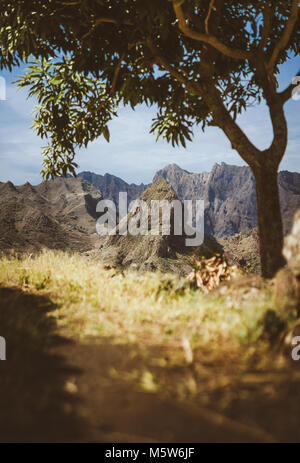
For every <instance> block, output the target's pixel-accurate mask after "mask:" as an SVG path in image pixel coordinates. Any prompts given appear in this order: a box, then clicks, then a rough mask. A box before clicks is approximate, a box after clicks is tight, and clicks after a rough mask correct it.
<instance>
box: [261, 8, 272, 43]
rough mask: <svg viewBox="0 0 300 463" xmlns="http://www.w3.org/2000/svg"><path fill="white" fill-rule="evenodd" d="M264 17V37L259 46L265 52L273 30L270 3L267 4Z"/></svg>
mask: <svg viewBox="0 0 300 463" xmlns="http://www.w3.org/2000/svg"><path fill="white" fill-rule="evenodd" d="M263 17H264V25H263V31H262V37H261V41H260V44H259V49H260V50H263V49H264V48H265V46H266V45H267V40H268V37H269V34H270V30H271V4H270V2H266V4H265V7H264V10H263Z"/></svg>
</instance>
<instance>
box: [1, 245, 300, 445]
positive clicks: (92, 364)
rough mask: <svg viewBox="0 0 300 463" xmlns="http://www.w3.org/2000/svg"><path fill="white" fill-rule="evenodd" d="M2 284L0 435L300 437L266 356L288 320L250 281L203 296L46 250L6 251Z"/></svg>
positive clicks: (274, 354) (268, 287) (278, 374)
mask: <svg viewBox="0 0 300 463" xmlns="http://www.w3.org/2000/svg"><path fill="white" fill-rule="evenodd" d="M0 286H1V295H0V297H1V301H2V305H1V310H0V327H1V333H0V334H1V335H3V336H5V338H6V340H7V344H8V360H9V361H7V362H1V364H0V367H1V368H2V369H3V368H6V370H5V371H4V372H3V375H2V378H4V382H3V380H2V382H1V384H0V406H1V413H2V416H3V420H2V425H1V426H0V436H1V437H0V439H1V440H4V441H7V440H25V441H28V440H34V441H37V440H43V441H44V440H54V441H56V440H62V441H65V440H75V441H80V440H84V441H86V440H88V441H91V440H95V441H99V440H101V439H102V440H104V441H109V442H110V441H123V442H124V441H125V442H130V441H131V442H134V441H139V440H142V441H148V440H152V441H153V440H154V441H165V442H166V441H167V442H168V441H169V442H176V441H177V442H179V441H180V442H182V441H187V442H188V441H190V442H193V441H194V442H195V441H209V442H210V441H218V440H224V441H226V442H228V441H232V440H233V441H248V440H250V441H266V440H267V441H269V440H274V439H275V440H283V439H292V440H299V438H300V436H299V429H300V427H299V423H298V421H299V420H298V417H299V416H300V413H298V412H297V411H296V410H294V407H295V401H296V403H300V400H299V399H300V397H299V391H300V388H299V382H300V375H299V373H298V372H297V371H295V369H294V367H292V368H291V365H290V363H291V362H290V361H289V360H288V358H286V359H285V358H284V357H283V356H282V355H278V351H274V346H278V345H279V341H278V340H279V338H280V337H282V333H284V332H285V330H286V329H288V326H289V325H290V324H292V323H293V320H294V319H295V317H296V314H295V312H294V311H293V310H291V311H288V312H286V313H285V314H282V313H281V312H280V311H279V310H278V309H277V308H276V306H275V305H274V301H273V291H272V284H266V283H264V282H263V281H262V280H260V279H259V277H256V276H253V277H249V276H245V277H244V278H242V279H241V280H239V279H237V280H232V281H231V282H224V283H223V284H222V285H221V286H220V287H219V288H218V289H217V290H215V291H212V292H211V293H209V294H205V293H204V292H202V291H201V290H199V289H197V288H196V285H194V284H191V282H189V281H187V280H186V279H182V278H180V277H178V276H177V275H174V274H173V275H167V274H162V273H159V272H145V273H142V272H139V273H138V272H136V271H132V270H128V271H124V272H123V271H121V270H119V269H118V268H112V267H110V266H105V265H104V264H103V263H100V262H95V261H93V260H92V259H91V258H88V257H86V256H82V255H79V254H67V253H63V252H54V251H45V252H42V253H41V254H39V255H37V256H35V257H31V256H23V257H19V256H17V255H13V254H11V256H8V257H7V256H6V257H3V258H2V260H1V262H0ZM57 339H58V340H59V339H60V341H59V342H58V346H57ZM275 341H276V342H275ZM57 354H58V355H59V357H57ZM79 372H80V373H79ZM4 373H5V374H4ZM62 393H63V394H62ZM203 407H204V408H203ZM274 413H275V415H276V416H277V418H278V420H277V419H276V420H274Z"/></svg>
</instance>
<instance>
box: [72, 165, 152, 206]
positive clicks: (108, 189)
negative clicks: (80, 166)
mask: <svg viewBox="0 0 300 463" xmlns="http://www.w3.org/2000/svg"><path fill="white" fill-rule="evenodd" d="M78 177H80V178H83V179H84V180H86V181H87V182H90V183H92V184H93V185H94V186H95V187H96V188H98V189H99V190H100V191H101V193H102V194H103V198H105V199H111V200H112V201H114V202H115V203H116V204H117V203H118V201H119V192H126V193H127V195H128V203H129V202H130V201H132V200H134V199H136V198H137V197H138V196H140V195H141V194H142V193H143V191H145V189H146V188H147V187H148V185H144V184H143V183H142V184H141V185H136V184H135V183H131V184H128V183H127V182H125V181H124V180H122V179H121V178H119V177H116V176H115V175H110V174H105V175H99V174H94V173H93V172H80V173H79V174H78Z"/></svg>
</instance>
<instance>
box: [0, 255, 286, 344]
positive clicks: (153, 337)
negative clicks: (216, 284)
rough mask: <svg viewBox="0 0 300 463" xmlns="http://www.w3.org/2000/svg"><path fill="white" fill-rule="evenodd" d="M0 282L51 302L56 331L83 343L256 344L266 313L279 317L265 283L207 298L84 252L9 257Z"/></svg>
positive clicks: (177, 282)
mask: <svg viewBox="0 0 300 463" xmlns="http://www.w3.org/2000/svg"><path fill="white" fill-rule="evenodd" d="M249 281H251V280H249ZM0 282H1V285H2V286H17V287H18V288H22V289H23V290H24V291H26V292H31V293H37V294H40V295H41V294H43V295H47V296H50V297H51V300H52V301H53V302H54V303H55V304H56V305H57V307H58V308H56V310H55V312H54V313H51V315H52V316H54V317H55V319H56V320H57V324H58V327H60V328H63V329H64V332H66V333H67V334H68V335H70V336H75V337H80V338H83V337H85V336H97V335H99V334H101V335H102V336H108V337H114V338H115V339H116V340H117V341H118V342H119V341H123V342H135V341H143V342H150V343H157V344H161V343H162V342H172V343H173V342H175V343H177V342H180V340H181V339H182V338H183V337H184V338H188V340H189V342H191V344H192V345H197V344H199V343H200V344H203V343H216V342H219V340H220V341H222V342H223V341H232V340H237V339H239V340H240V341H242V342H249V341H252V342H254V341H257V340H258V339H259V338H261V335H262V332H263V329H264V325H263V320H264V317H265V315H266V313H267V312H270V311H272V313H273V315H274V319H276V317H278V319H279V318H280V315H279V314H277V311H276V307H275V306H274V303H273V296H272V291H271V290H270V287H268V286H267V285H266V286H264V287H261V285H260V284H259V285H258V287H255V285H254V287H253V285H248V286H247V284H246V285H245V286H241V287H240V288H239V290H236V291H235V293H234V294H231V293H232V291H230V288H226V287H224V288H223V289H221V290H220V291H219V292H218V293H215V294H211V295H205V294H204V293H202V292H201V291H199V290H198V291H197V290H195V289H194V288H193V286H192V285H190V284H188V283H187V282H185V281H184V280H183V279H180V278H179V277H178V276H176V275H171V274H170V275H165V274H161V273H159V272H155V273H154V272H148V273H138V272H135V271H132V270H130V271H128V272H122V271H120V270H118V269H117V268H111V267H110V266H105V265H103V264H102V263H100V262H93V261H90V260H88V259H87V258H85V257H83V256H80V255H78V254H73V255H72V254H67V253H61V252H49V251H48V252H43V253H41V254H40V255H38V256H37V257H34V258H31V257H26V256H25V257H21V258H19V259H18V258H14V257H6V258H3V259H2V261H1V263H0ZM256 286H257V285H256ZM290 316H291V318H293V314H289V317H290Z"/></svg>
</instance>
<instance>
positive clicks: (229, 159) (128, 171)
mask: <svg viewBox="0 0 300 463" xmlns="http://www.w3.org/2000/svg"><path fill="white" fill-rule="evenodd" d="M299 69H300V57H297V58H295V59H293V60H291V61H290V62H289V63H288V64H285V65H284V66H282V69H281V74H280V79H279V83H280V88H281V89H284V88H285V87H286V86H287V85H289V84H290V82H291V80H292V78H293V77H294V75H295V74H296V73H297V72H298V70H299ZM19 74H20V70H19V69H16V70H15V71H14V72H13V73H11V74H10V73H7V72H2V73H0V76H2V77H4V78H5V79H6V96H7V98H6V100H5V101H1V100H0V181H2V182H6V181H7V180H11V181H12V182H13V183H15V184H16V185H20V184H23V183H25V182H26V181H29V182H30V183H32V184H37V183H39V182H40V181H41V177H40V170H41V164H42V157H41V146H42V145H43V141H42V140H40V138H39V137H38V136H37V135H35V133H34V132H33V131H32V129H31V128H30V126H31V124H32V116H31V112H32V110H33V106H34V101H33V100H26V91H23V90H18V89H17V87H16V86H15V85H12V83H11V82H12V81H13V80H14V79H15V78H16V76H18V75H19ZM285 108H286V116H287V120H288V125H289V143H288V148H287V152H286V155H285V157H284V159H283V161H282V164H281V166H280V169H281V170H290V171H296V172H300V100H298V101H295V100H290V101H289V102H288V103H287V104H286V107H285ZM154 115H155V109H154V108H147V107H146V106H140V107H138V108H137V109H136V110H135V111H133V110H132V109H130V108H123V109H121V110H120V111H119V117H118V118H116V119H115V120H113V121H112V122H111V124H110V131H111V141H110V143H107V142H106V141H105V140H104V139H102V138H101V139H99V140H97V141H95V142H94V143H92V144H91V145H90V146H89V147H88V148H87V149H82V150H80V151H79V152H78V155H77V162H78V164H79V169H78V171H82V170H90V171H93V172H96V173H98V174H105V173H106V172H109V173H111V174H114V175H117V176H119V177H121V178H123V179H124V180H126V181H127V182H129V183H131V182H134V183H141V182H144V183H149V182H151V180H152V178H153V175H154V174H155V172H156V171H157V170H158V169H161V168H162V167H164V166H165V165H167V164H170V163H176V164H178V165H179V166H180V167H182V168H184V169H186V170H189V171H191V172H202V171H208V170H210V169H211V167H212V166H213V165H214V164H215V163H216V162H218V163H220V162H226V163H228V164H235V165H243V164H244V163H243V161H242V160H241V159H240V157H239V156H238V154H237V153H236V152H235V151H233V150H232V149H231V145H230V143H229V142H228V140H227V138H226V137H225V136H224V135H223V133H222V131H221V130H219V129H217V128H208V129H207V130H206V132H205V133H203V132H202V130H201V128H195V130H194V140H193V142H192V143H188V145H187V148H186V149H184V148H172V146H171V145H169V144H168V143H167V142H165V141H163V140H162V141H159V142H156V141H155V137H154V136H153V135H151V134H149V128H150V125H151V119H152V117H154ZM238 122H239V124H240V125H241V126H242V128H243V129H244V130H245V132H246V133H247V135H248V136H249V137H250V139H251V140H252V141H253V142H255V143H256V145H257V146H258V147H259V148H266V147H267V146H268V145H269V143H270V142H271V139H272V128H271V124H270V120H269V116H268V111H267V108H266V107H265V106H264V105H260V106H256V107H253V108H248V110H247V112H246V113H244V114H243V115H242V116H241V117H240V118H239V120H238Z"/></svg>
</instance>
